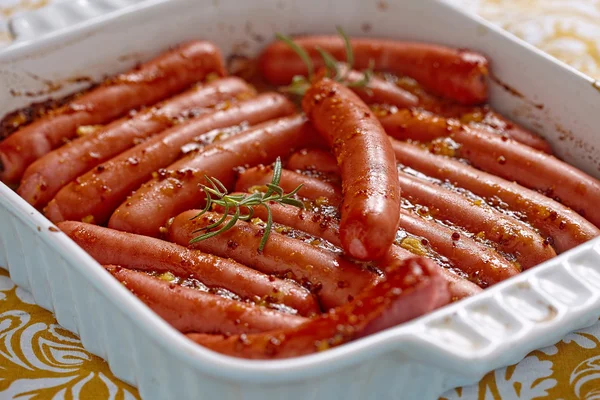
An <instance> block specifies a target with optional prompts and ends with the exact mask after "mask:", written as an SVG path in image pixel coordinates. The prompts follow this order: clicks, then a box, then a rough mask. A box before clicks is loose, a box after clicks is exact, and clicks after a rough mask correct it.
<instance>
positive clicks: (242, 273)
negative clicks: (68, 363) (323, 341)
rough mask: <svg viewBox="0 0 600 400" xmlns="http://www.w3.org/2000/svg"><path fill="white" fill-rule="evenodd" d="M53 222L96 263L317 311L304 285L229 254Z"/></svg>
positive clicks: (306, 311)
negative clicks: (164, 274) (171, 276)
mask: <svg viewBox="0 0 600 400" xmlns="http://www.w3.org/2000/svg"><path fill="white" fill-rule="evenodd" d="M57 226H58V227H59V228H60V229H61V230H62V231H63V232H64V233H66V234H67V235H68V236H69V237H70V238H71V239H73V241H75V243H77V244H78V245H79V246H80V247H81V248H82V249H84V250H85V251H86V252H88V253H89V254H90V255H91V256H92V257H93V258H94V259H95V260H96V261H98V262H99V263H100V264H114V265H120V266H122V267H125V268H129V269H135V270H142V271H148V272H158V273H162V272H167V271H168V272H171V273H173V274H174V275H176V276H178V277H180V278H182V279H187V278H195V279H198V280H200V281H201V282H202V283H203V284H205V285H207V286H208V287H215V288H224V289H227V290H229V291H231V292H233V293H235V294H237V295H239V296H241V297H243V298H246V299H250V300H260V301H266V302H271V303H282V304H285V305H287V306H289V307H291V308H293V309H295V310H298V313H299V314H300V315H311V314H315V313H318V312H319V311H320V310H319V306H318V304H317V302H316V299H315V297H314V296H313V295H312V294H310V293H309V292H308V291H307V290H306V289H304V288H302V287H300V286H298V285H297V284H295V283H293V282H290V281H286V280H282V279H278V278H275V277H272V276H268V275H265V274H263V273H260V272H258V271H256V270H254V269H251V268H248V267H246V266H244V265H242V264H239V263H237V262H235V261H233V260H230V259H226V258H220V257H217V256H214V255H212V254H206V253H203V252H201V251H198V250H190V249H188V248H187V247H183V246H179V245H176V244H174V243H170V242H166V241H163V240H159V239H154V238H149V237H147V236H140V235H134V234H131V233H126V232H119V231H115V230H113V229H109V228H102V227H99V226H97V225H91V224H86V223H83V222H75V221H65V222H59V223H58V224H57Z"/></svg>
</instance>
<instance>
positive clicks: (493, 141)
mask: <svg viewBox="0 0 600 400" xmlns="http://www.w3.org/2000/svg"><path fill="white" fill-rule="evenodd" d="M397 115H401V114H400V113H397V114H393V115H390V116H388V117H385V118H383V119H382V124H383V126H384V128H385V130H386V132H387V133H388V134H389V135H390V136H392V137H394V138H396V139H401V140H404V139H411V140H419V141H430V140H432V139H434V137H433V136H434V135H431V134H430V133H431V130H430V129H421V128H418V129H417V128H414V129H413V128H412V127H407V126H406V125H405V124H404V123H403V122H402V121H403V117H396V116H397ZM420 115H421V117H420V118H419V119H420V120H421V122H422V123H421V124H419V125H420V127H429V128H432V127H433V126H434V125H435V126H439V124H440V122H436V123H435V124H434V123H433V122H431V120H430V119H429V118H428V117H427V118H425V116H424V115H425V114H422V113H421V114H420ZM437 120H438V121H440V120H444V119H443V118H441V117H437ZM446 121H448V120H446ZM446 126H447V127H448V131H447V132H446V133H447V134H448V136H449V137H450V138H451V139H453V140H454V141H455V142H456V143H458V144H459V147H458V148H456V149H454V148H451V149H449V150H448V149H446V148H444V147H442V150H443V152H444V154H448V155H455V156H458V157H463V158H466V159H467V160H469V161H470V162H471V164H473V166H475V167H477V168H479V169H482V170H484V171H486V172H490V173H493V174H495V175H498V176H500V177H502V178H505V179H508V180H511V181H516V182H518V183H520V184H522V185H523V186H525V187H529V188H531V189H535V190H538V191H541V192H543V193H545V194H546V195H548V196H550V197H552V198H554V199H555V200H559V201H560V202H561V203H563V204H565V205H566V206H568V207H571V208H572V209H574V210H575V211H576V212H578V213H579V214H581V215H582V216H584V217H585V218H586V219H588V220H589V221H590V222H592V223H593V224H594V225H596V226H598V227H600V208H598V207H595V205H596V203H597V202H598V201H600V181H598V180H597V179H595V178H593V177H591V176H589V175H587V174H585V173H584V172H582V171H580V170H578V169H577V168H575V167H572V166H571V165H569V164H567V163H565V162H563V161H560V160H559V159H557V158H555V157H553V156H551V155H548V154H546V153H544V152H541V151H538V150H535V149H532V148H531V147H529V146H526V145H523V144H521V143H519V142H516V141H514V140H511V139H509V138H507V137H501V136H498V135H495V134H492V133H489V132H486V131H483V130H480V129H475V128H469V127H466V126H458V127H455V126H454V125H452V124H449V123H448V124H446ZM439 136H440V135H437V137H439Z"/></svg>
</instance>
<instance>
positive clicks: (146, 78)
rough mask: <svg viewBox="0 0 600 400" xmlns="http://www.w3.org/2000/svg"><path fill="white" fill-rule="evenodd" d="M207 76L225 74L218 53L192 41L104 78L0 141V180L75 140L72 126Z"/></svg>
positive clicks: (104, 118) (15, 176) (100, 120)
mask: <svg viewBox="0 0 600 400" xmlns="http://www.w3.org/2000/svg"><path fill="white" fill-rule="evenodd" d="M209 73H216V74H218V75H220V76H223V75H225V68H224V66H223V59H222V57H221V52H220V51H219V49H218V48H217V47H216V46H215V45H213V44H212V43H209V42H203V41H193V42H189V43H186V44H182V45H181V46H178V47H176V48H175V49H173V50H170V51H168V52H166V53H163V54H162V55H160V56H158V57H156V58H154V59H153V60H150V61H149V62H147V63H145V64H142V65H140V66H139V67H138V68H135V69H133V70H131V71H129V72H127V73H125V74H122V75H119V76H117V77H115V78H112V79H109V80H107V81H106V82H104V83H103V84H101V85H100V86H98V87H97V88H95V89H93V90H91V91H89V92H87V93H85V94H83V95H82V96H80V97H78V98H76V99H75V100H73V101H72V102H71V103H69V104H67V105H66V106H65V107H63V108H61V109H60V110H58V111H56V112H54V113H50V114H48V115H47V116H44V117H43V118H40V119H39V120H37V121H35V122H33V123H32V124H30V125H28V126H26V127H24V128H23V129H20V130H18V131H17V132H15V133H14V134H13V135H11V136H10V137H8V138H7V139H6V140H4V141H3V142H1V143H0V180H2V181H4V182H8V183H16V182H18V181H19V179H20V178H21V176H22V175H23V172H24V171H25V168H27V166H28V165H29V164H31V163H32V162H33V161H35V160H36V159H38V158H39V157H41V156H43V155H44V154H47V153H48V152H50V151H51V150H53V149H55V148H57V147H59V146H60V145H62V144H63V143H64V141H65V140H68V139H71V138H73V137H75V134H76V131H77V127H78V126H82V125H97V124H105V123H107V122H109V121H112V120H113V119H115V118H118V117H119V116H121V115H124V114H126V113H127V112H129V111H130V110H131V109H134V108H138V107H141V106H144V105H150V104H154V103H156V102H157V101H159V100H162V99H165V98H167V97H170V96H172V95H173V94H175V93H178V92H180V91H181V90H183V89H185V88H187V87H188V86H190V85H191V84H193V83H195V82H198V81H201V80H203V79H204V78H205V77H206V76H207V75H208V74H209Z"/></svg>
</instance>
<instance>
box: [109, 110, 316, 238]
mask: <svg viewBox="0 0 600 400" xmlns="http://www.w3.org/2000/svg"><path fill="white" fill-rule="evenodd" d="M319 139H320V138H319V135H317V134H316V133H315V132H314V131H313V129H312V127H311V126H310V124H308V123H307V122H306V118H305V117H303V116H301V115H297V116H292V117H288V118H282V119H278V120H273V121H268V122H266V123H264V124H261V125H257V126H256V127H254V128H252V129H249V130H248V131H246V132H243V133H241V134H239V135H236V136H233V137H230V138H228V139H225V140H222V141H219V142H216V143H214V144H213V145H210V146H207V147H205V148H204V149H203V150H202V151H200V152H199V153H194V154H191V155H190V156H188V157H185V158H183V159H181V160H179V161H178V162H176V163H175V164H172V165H170V166H169V167H167V168H166V172H165V173H164V174H163V176H162V177H161V178H156V179H153V180H152V181H150V182H148V183H147V184H145V185H144V186H142V187H141V188H140V189H138V190H137V191H136V192H135V193H134V194H133V195H132V196H131V197H130V198H129V199H127V200H126V201H125V203H123V204H122V205H121V206H120V207H119V208H118V209H117V210H116V211H115V212H114V214H113V216H112V217H111V218H110V221H109V226H110V227H111V228H115V229H119V230H124V231H128V232H134V233H139V234H143V235H149V236H158V235H159V232H160V228H161V227H163V226H164V225H165V224H166V222H167V220H168V219H169V218H171V217H174V216H176V215H177V214H179V213H181V212H183V211H186V210H189V209H191V208H194V207H198V206H201V205H202V203H203V199H204V196H203V193H201V192H200V191H199V190H198V185H199V184H208V182H206V179H205V178H204V176H205V175H206V176H209V177H214V178H217V179H218V180H220V181H221V182H222V183H223V184H224V185H225V186H226V187H228V188H230V189H231V188H232V187H233V183H234V179H235V176H236V172H235V168H236V167H238V166H252V165H257V164H260V163H267V162H272V161H273V160H275V158H276V157H278V156H287V154H289V153H290V152H291V151H293V150H294V149H295V148H298V147H299V146H302V145H303V144H306V143H309V144H310V143H312V144H314V143H315V142H317V141H318V140H319Z"/></svg>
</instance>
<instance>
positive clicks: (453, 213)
mask: <svg viewBox="0 0 600 400" xmlns="http://www.w3.org/2000/svg"><path fill="white" fill-rule="evenodd" d="M399 179H400V185H401V186H402V190H403V192H404V196H405V198H407V199H408V200H410V201H411V202H413V203H416V204H419V205H421V206H425V207H427V208H428V211H429V215H430V216H431V217H433V218H436V219H438V220H441V221H450V222H452V223H453V224H454V225H457V226H461V227H463V228H465V229H466V230H468V231H470V232H473V233H475V234H477V235H478V236H483V237H484V238H485V239H487V240H490V241H492V242H493V243H494V244H495V246H497V248H498V249H499V250H501V251H503V252H504V253H506V254H510V255H513V256H514V257H515V259H516V260H517V261H518V262H519V264H520V265H521V267H522V268H523V269H527V268H531V267H534V266H536V265H538V264H540V263H542V262H544V261H546V260H549V259H550V258H553V257H555V256H556V253H555V252H554V249H553V248H552V246H550V244H549V243H548V242H547V241H545V240H544V238H542V237H541V236H540V235H539V234H538V233H537V232H536V231H535V230H533V229H532V228H530V227H529V226H527V225H526V224H525V223H523V222H521V221H519V220H517V219H515V218H511V217H509V216H506V215H504V214H503V213H501V212H499V211H497V210H495V209H493V208H491V207H488V206H486V205H485V204H477V203H475V202H473V201H471V200H469V199H468V198H467V197H465V196H463V195H461V194H459V193H456V192H453V191H451V190H448V189H446V188H443V187H440V186H437V185H434V184H432V183H429V182H426V181H424V180H423V179H419V178H416V177H414V176H410V175H408V174H406V173H400V174H399Z"/></svg>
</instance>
